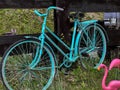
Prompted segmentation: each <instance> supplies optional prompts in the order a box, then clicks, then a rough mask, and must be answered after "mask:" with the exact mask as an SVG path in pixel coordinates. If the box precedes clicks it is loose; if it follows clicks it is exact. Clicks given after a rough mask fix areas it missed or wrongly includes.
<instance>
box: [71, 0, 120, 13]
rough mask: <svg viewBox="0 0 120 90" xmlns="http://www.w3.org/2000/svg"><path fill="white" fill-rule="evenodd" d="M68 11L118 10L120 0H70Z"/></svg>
mask: <svg viewBox="0 0 120 90" xmlns="http://www.w3.org/2000/svg"><path fill="white" fill-rule="evenodd" d="M69 11H82V12H119V11H120V0H71V3H70V5H69Z"/></svg>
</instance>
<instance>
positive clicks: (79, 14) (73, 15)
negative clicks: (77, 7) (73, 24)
mask: <svg viewBox="0 0 120 90" xmlns="http://www.w3.org/2000/svg"><path fill="white" fill-rule="evenodd" d="M83 17H84V13H82V12H75V13H72V14H70V15H69V18H72V19H79V18H80V19H81V18H83Z"/></svg>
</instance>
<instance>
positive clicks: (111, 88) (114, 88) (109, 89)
mask: <svg viewBox="0 0 120 90" xmlns="http://www.w3.org/2000/svg"><path fill="white" fill-rule="evenodd" d="M101 68H103V69H104V70H105V73H104V76H103V79H102V89H103V90H119V89H120V81H119V80H112V81H110V82H109V84H108V85H107V86H106V84H105V81H106V78H107V75H108V68H107V66H106V65H104V64H100V66H99V67H98V70H100V69H101Z"/></svg>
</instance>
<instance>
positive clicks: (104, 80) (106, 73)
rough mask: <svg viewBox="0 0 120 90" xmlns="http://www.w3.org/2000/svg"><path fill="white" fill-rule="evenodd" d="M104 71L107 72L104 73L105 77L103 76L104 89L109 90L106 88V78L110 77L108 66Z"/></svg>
mask: <svg viewBox="0 0 120 90" xmlns="http://www.w3.org/2000/svg"><path fill="white" fill-rule="evenodd" d="M104 70H105V73H104V76H103V79H102V87H103V88H104V89H106V88H107V86H106V83H105V82H106V78H107V75H108V69H107V67H106V66H104Z"/></svg>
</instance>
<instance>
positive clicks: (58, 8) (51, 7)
mask: <svg viewBox="0 0 120 90" xmlns="http://www.w3.org/2000/svg"><path fill="white" fill-rule="evenodd" d="M51 9H56V10H60V11H63V10H64V9H63V8H60V7H56V6H50V7H48V9H47V11H46V13H45V14H42V13H40V12H39V11H38V10H34V13H35V14H36V15H38V16H40V17H42V16H46V15H47V14H48V12H49V11H50V10H51Z"/></svg>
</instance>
